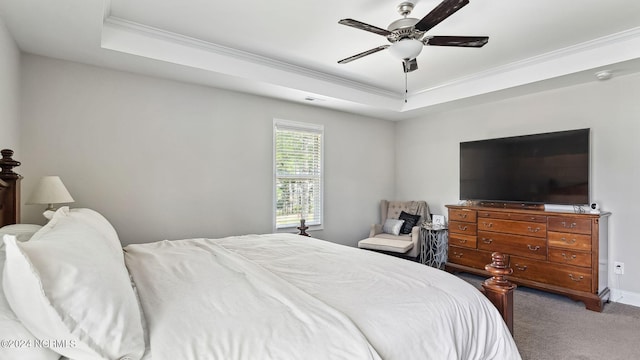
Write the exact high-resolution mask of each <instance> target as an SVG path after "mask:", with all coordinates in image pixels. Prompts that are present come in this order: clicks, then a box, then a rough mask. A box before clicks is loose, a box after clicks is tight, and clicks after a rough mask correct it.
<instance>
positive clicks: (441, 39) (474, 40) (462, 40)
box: [425, 36, 489, 48]
mask: <svg viewBox="0 0 640 360" xmlns="http://www.w3.org/2000/svg"><path fill="white" fill-rule="evenodd" d="M488 41H489V37H488V36H433V37H430V38H428V39H427V41H426V42H425V45H435V46H462V47H478V48H479V47H483V46H485V45H486V44H487V42H488Z"/></svg>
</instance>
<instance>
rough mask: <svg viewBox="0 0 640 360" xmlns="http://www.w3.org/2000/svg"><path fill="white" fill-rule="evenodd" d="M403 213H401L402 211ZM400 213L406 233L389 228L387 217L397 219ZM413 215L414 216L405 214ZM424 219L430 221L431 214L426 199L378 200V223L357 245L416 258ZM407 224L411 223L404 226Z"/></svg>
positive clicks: (418, 252)
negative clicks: (404, 221)
mask: <svg viewBox="0 0 640 360" xmlns="http://www.w3.org/2000/svg"><path fill="white" fill-rule="evenodd" d="M403 212H404V213H405V214H402V213H403ZM401 215H402V216H403V217H404V218H405V219H407V224H404V223H403V225H404V226H405V228H404V229H403V230H404V231H405V232H407V231H409V233H408V234H402V233H399V234H396V231H394V230H395V229H391V230H390V229H389V228H388V225H389V224H390V223H393V222H387V220H388V219H392V220H398V219H399V218H400V217H401ZM407 215H414V216H407ZM424 220H427V221H430V220H431V215H430V212H429V206H428V205H427V202H426V201H387V200H382V201H380V223H379V224H373V225H372V226H371V231H370V233H369V238H368V239H364V240H360V241H359V242H358V247H359V248H363V249H370V250H378V251H383V252H391V253H396V254H401V255H402V256H404V257H409V258H414V259H415V258H417V257H418V255H420V225H421V224H422V222H423V221H424ZM385 224H386V225H387V228H385ZM407 225H412V226H410V227H409V228H406V226H407Z"/></svg>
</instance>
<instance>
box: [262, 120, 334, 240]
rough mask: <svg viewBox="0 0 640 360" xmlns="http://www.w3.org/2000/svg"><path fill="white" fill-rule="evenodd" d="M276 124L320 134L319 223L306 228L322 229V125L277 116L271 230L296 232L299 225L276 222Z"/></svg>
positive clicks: (276, 126) (274, 122) (323, 190)
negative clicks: (284, 224) (281, 224)
mask: <svg viewBox="0 0 640 360" xmlns="http://www.w3.org/2000/svg"><path fill="white" fill-rule="evenodd" d="M278 126H280V127H286V128H289V129H291V130H299V131H301V132H305V131H307V132H312V133H318V134H320V154H319V155H320V164H319V165H320V176H319V180H320V199H319V206H320V213H319V220H320V221H319V222H320V223H319V224H313V225H310V224H307V226H309V228H308V229H307V231H317V230H322V229H324V193H325V188H324V173H325V170H324V169H325V168H324V137H325V134H324V125H321V124H314V123H307V122H300V121H291V120H284V119H278V118H274V119H273V143H272V148H273V154H272V166H273V169H272V173H273V184H272V191H273V203H272V212H273V216H272V226H273V231H274V232H291V231H292V230H295V231H296V232H297V231H298V230H297V227H298V226H300V224H299V223H298V224H295V225H289V226H278V224H277V218H278V209H277V205H278V198H277V197H278V194H277V192H278V189H277V184H278V174H277V167H276V155H277V154H276V152H277V146H276V145H277V144H276V134H277V131H278Z"/></svg>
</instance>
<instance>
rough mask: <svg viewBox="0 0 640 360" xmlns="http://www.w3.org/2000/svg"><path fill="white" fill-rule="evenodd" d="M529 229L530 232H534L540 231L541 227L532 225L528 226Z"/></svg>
mask: <svg viewBox="0 0 640 360" xmlns="http://www.w3.org/2000/svg"><path fill="white" fill-rule="evenodd" d="M527 229H528V230H529V232H532V233H537V232H538V231H540V228H539V227H537V228H535V229H533V228H532V227H531V226H527Z"/></svg>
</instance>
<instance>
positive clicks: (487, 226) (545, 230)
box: [445, 205, 610, 311]
mask: <svg viewBox="0 0 640 360" xmlns="http://www.w3.org/2000/svg"><path fill="white" fill-rule="evenodd" d="M447 208H448V209H449V253H448V259H447V264H446V266H445V269H446V270H447V271H450V272H461V271H462V272H469V273H475V274H479V275H483V276H487V275H488V273H487V272H486V271H485V270H484V266H485V265H486V264H488V263H490V262H491V253H492V252H494V251H500V252H502V253H504V254H508V255H509V258H510V265H511V267H512V268H513V274H512V275H511V276H509V277H508V279H509V280H511V281H512V282H514V283H516V284H520V285H524V286H528V287H532V288H536V289H540V290H545V291H550V292H554V293H557V294H562V295H566V296H568V297H570V298H572V299H574V300H579V301H582V302H584V304H585V305H586V307H587V309H589V310H594V311H602V307H603V304H604V302H605V301H607V300H608V299H609V288H608V285H607V282H608V273H607V272H608V259H607V256H608V251H607V246H608V240H607V233H608V229H607V219H608V216H609V215H610V213H606V212H603V213H600V214H575V213H563V212H546V211H541V210H525V209H505V208H493V207H473V206H456V205H447Z"/></svg>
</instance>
